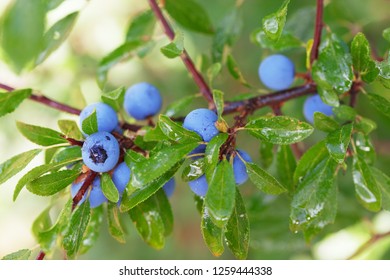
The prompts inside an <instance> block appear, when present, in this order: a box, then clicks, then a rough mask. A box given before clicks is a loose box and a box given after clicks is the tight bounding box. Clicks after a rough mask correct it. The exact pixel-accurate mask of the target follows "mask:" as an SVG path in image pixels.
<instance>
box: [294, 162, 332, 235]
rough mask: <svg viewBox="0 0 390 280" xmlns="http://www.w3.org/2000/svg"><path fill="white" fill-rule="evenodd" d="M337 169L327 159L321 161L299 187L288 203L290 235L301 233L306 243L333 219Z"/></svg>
mask: <svg viewBox="0 0 390 280" xmlns="http://www.w3.org/2000/svg"><path fill="white" fill-rule="evenodd" d="M336 167H337V164H336V162H335V161H334V160H333V159H331V158H330V157H327V158H325V159H324V160H322V161H321V162H320V163H319V164H318V165H317V166H316V167H315V168H314V169H312V170H310V171H309V173H308V174H307V175H306V176H305V178H304V179H303V181H302V182H300V183H299V184H298V188H297V191H296V193H295V194H294V196H293V199H292V201H291V215H290V228H291V230H292V231H293V232H297V231H298V230H302V231H303V233H304V235H305V238H306V240H307V241H309V240H311V239H312V237H313V236H314V235H316V234H317V233H318V232H320V231H321V230H322V229H323V228H324V227H325V226H326V225H328V224H330V223H333V222H334V219H335V217H336V212H337V207H336V205H337V188H336V185H335V183H334V177H335V170H336Z"/></svg>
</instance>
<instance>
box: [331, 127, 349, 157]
mask: <svg viewBox="0 0 390 280" xmlns="http://www.w3.org/2000/svg"><path fill="white" fill-rule="evenodd" d="M352 129H353V125H352V124H346V125H343V126H342V127H341V128H339V129H337V130H335V131H333V132H331V133H329V134H328V136H327V137H326V148H327V149H328V152H329V154H330V156H331V157H332V158H333V159H334V160H335V161H336V162H337V163H338V164H342V163H343V162H344V159H345V155H346V153H347V149H348V146H349V142H350V141H351V134H352Z"/></svg>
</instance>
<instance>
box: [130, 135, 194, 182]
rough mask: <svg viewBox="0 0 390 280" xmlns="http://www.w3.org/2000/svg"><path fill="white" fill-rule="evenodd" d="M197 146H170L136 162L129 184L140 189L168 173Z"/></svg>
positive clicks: (191, 144) (188, 144) (189, 144)
mask: <svg viewBox="0 0 390 280" xmlns="http://www.w3.org/2000/svg"><path fill="white" fill-rule="evenodd" d="M197 146H198V143H197V142H190V143H186V144H178V145H172V146H169V147H166V148H163V149H162V150H160V151H158V152H157V153H155V154H153V155H151V156H150V157H149V159H147V160H145V161H142V162H136V163H135V164H134V167H133V168H132V176H131V184H132V185H133V186H134V187H136V188H142V186H145V185H147V184H148V183H150V182H152V181H153V180H155V179H157V178H158V177H160V176H162V175H163V174H164V173H165V172H167V171H169V170H170V169H171V168H172V167H173V166H175V165H176V164H177V163H179V162H180V161H182V160H183V159H184V157H185V156H186V155H187V154H188V153H189V152H191V151H192V150H193V149H195V148H196V147H197Z"/></svg>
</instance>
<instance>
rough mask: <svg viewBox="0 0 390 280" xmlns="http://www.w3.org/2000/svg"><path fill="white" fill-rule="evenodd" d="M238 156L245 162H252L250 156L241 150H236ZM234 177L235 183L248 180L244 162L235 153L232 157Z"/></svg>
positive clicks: (242, 182)
mask: <svg viewBox="0 0 390 280" xmlns="http://www.w3.org/2000/svg"><path fill="white" fill-rule="evenodd" d="M237 152H238V153H239V154H240V156H241V157H242V158H243V159H244V160H245V161H247V162H252V159H251V157H250V156H249V155H248V154H247V153H246V152H244V151H242V150H237ZM233 172H234V179H235V181H236V184H237V185H241V184H244V183H245V182H246V181H247V180H248V173H247V171H246V166H245V163H244V162H243V161H242V160H241V159H240V157H239V156H238V155H236V156H235V157H234V159H233Z"/></svg>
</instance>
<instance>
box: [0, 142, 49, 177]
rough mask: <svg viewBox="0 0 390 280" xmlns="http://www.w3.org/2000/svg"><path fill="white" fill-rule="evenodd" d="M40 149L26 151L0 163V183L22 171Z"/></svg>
mask: <svg viewBox="0 0 390 280" xmlns="http://www.w3.org/2000/svg"><path fill="white" fill-rule="evenodd" d="M41 151H42V150H41V149H34V150H31V151H27V152H24V153H21V154H19V155H16V156H14V157H12V158H10V159H8V160H6V161H5V162H3V163H2V164H0V184H3V183H4V182H6V181H7V180H8V179H9V178H11V177H12V176H14V175H16V174H17V173H19V172H20V171H22V170H23V169H24V168H25V167H26V166H27V165H28V164H29V163H30V162H31V161H32V160H33V159H34V158H35V157H36V156H37V155H38V154H39V153H40V152H41Z"/></svg>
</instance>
